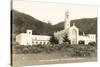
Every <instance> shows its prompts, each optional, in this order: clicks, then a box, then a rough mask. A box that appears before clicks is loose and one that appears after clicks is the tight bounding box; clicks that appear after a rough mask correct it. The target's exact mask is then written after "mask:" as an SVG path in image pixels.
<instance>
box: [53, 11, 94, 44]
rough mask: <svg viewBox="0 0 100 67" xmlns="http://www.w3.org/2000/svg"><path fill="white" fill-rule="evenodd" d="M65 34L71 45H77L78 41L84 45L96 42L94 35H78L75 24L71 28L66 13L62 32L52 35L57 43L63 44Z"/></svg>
mask: <svg viewBox="0 0 100 67" xmlns="http://www.w3.org/2000/svg"><path fill="white" fill-rule="evenodd" d="M66 34H67V35H68V38H69V40H70V42H71V44H78V43H79V41H84V43H85V44H88V43H89V42H96V34H87V35H85V34H83V35H79V28H77V27H76V26H75V23H73V26H70V18H69V12H68V11H67V12H66V13H65V20H64V30H61V31H57V32H55V33H54V35H55V37H56V38H57V39H58V40H59V43H63V38H64V36H65V35H66Z"/></svg>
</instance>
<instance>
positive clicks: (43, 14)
mask: <svg viewBox="0 0 100 67" xmlns="http://www.w3.org/2000/svg"><path fill="white" fill-rule="evenodd" d="M13 9H15V10H17V11H20V12H23V13H25V14H29V15H31V16H33V17H34V18H36V19H39V20H41V21H44V22H46V23H48V22H47V21H50V22H51V23H52V24H57V23H59V22H61V21H64V17H65V12H66V11H67V10H68V11H69V13H70V19H71V20H73V19H80V18H93V17H97V7H96V6H94V5H80V4H79V5H78V4H62V3H61V4H60V3H45V2H33V1H13Z"/></svg>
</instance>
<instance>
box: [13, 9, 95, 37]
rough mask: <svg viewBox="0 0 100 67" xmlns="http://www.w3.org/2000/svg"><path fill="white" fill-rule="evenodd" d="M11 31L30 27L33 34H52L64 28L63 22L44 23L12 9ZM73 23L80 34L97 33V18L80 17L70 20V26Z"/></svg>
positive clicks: (22, 30)
mask: <svg viewBox="0 0 100 67" xmlns="http://www.w3.org/2000/svg"><path fill="white" fill-rule="evenodd" d="M11 15H12V33H15V34H18V33H22V32H26V29H32V31H33V34H39V35H52V34H53V33H54V32H55V31H60V30H62V29H64V22H60V23H58V24H56V25H51V24H50V23H45V22H43V21H40V20H38V19H36V18H34V17H32V16H30V15H27V14H24V13H21V12H18V11H16V10H12V12H11ZM73 23H75V25H76V26H77V27H78V28H79V30H80V34H81V33H82V32H85V33H91V34H96V33H97V29H96V28H97V18H82V19H76V20H71V26H72V24H73Z"/></svg>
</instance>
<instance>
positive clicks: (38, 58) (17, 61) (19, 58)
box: [12, 52, 97, 66]
mask: <svg viewBox="0 0 100 67" xmlns="http://www.w3.org/2000/svg"><path fill="white" fill-rule="evenodd" d="M96 60H97V58H96V57H95V56H94V57H68V56H67V55H66V54H65V53H63V52H52V53H50V54H47V53H39V54H12V64H13V65H14V66H23V65H38V64H56V63H76V62H89V61H96Z"/></svg>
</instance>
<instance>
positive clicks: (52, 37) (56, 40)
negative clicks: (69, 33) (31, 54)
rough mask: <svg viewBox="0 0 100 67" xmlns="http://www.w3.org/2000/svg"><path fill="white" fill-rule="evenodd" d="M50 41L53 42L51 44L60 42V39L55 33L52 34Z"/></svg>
mask: <svg viewBox="0 0 100 67" xmlns="http://www.w3.org/2000/svg"><path fill="white" fill-rule="evenodd" d="M50 43H51V44H58V39H57V38H55V36H54V35H52V36H51V38H50Z"/></svg>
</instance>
